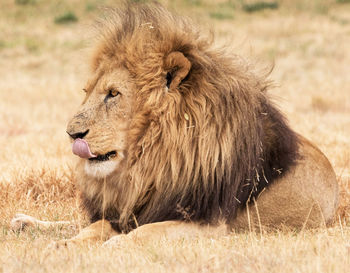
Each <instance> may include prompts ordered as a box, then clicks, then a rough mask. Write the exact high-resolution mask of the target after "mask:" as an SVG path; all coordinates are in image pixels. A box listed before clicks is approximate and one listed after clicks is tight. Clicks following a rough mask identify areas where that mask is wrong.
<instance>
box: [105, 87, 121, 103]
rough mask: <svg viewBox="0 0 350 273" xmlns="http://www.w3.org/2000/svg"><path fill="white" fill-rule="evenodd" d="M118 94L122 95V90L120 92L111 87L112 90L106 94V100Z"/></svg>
mask: <svg viewBox="0 0 350 273" xmlns="http://www.w3.org/2000/svg"><path fill="white" fill-rule="evenodd" d="M118 95H120V92H119V91H117V90H115V89H110V90H109V91H108V94H107V96H106V97H105V99H104V102H107V100H108V99H110V98H114V97H116V96H118Z"/></svg>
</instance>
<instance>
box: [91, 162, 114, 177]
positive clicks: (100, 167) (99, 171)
mask: <svg viewBox="0 0 350 273" xmlns="http://www.w3.org/2000/svg"><path fill="white" fill-rule="evenodd" d="M119 163H120V162H119V161H118V160H107V161H90V160H86V162H85V166H84V170H85V173H86V174H87V175H88V176H92V177H95V178H104V177H107V176H109V175H110V174H112V173H113V172H114V171H115V170H116V169H117V167H118V165H119Z"/></svg>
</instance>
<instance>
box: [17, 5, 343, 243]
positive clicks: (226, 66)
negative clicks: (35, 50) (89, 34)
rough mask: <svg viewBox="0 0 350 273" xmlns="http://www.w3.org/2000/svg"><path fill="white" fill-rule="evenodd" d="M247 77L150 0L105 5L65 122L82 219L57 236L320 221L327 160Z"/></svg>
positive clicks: (253, 76) (332, 191)
mask: <svg viewBox="0 0 350 273" xmlns="http://www.w3.org/2000/svg"><path fill="white" fill-rule="evenodd" d="M258 74H259V73H257V72H255V70H254V69H252V67H251V66H250V65H249V64H248V62H246V61H244V60H243V59H242V58H241V57H240V56H237V55H235V54H233V53H232V52H230V51H229V50H227V49H218V48H216V47H215V46H214V44H213V41H212V39H210V37H208V35H204V34H202V32H201V30H200V29H199V28H197V27H196V26H195V25H194V24H193V23H192V22H191V21H190V19H188V18H184V17H181V16H179V15H175V14H172V13H171V12H169V11H168V10H167V9H166V8H164V7H162V6H161V5H159V4H154V3H153V4H130V3H129V4H125V5H124V6H123V7H121V8H118V9H113V10H112V12H111V16H110V17H109V18H108V19H107V20H105V21H103V22H102V23H101V28H100V36H99V40H98V43H97V46H96V49H95V51H94V54H93V58H92V64H91V77H90V80H89V81H88V82H87V84H86V86H85V88H84V91H85V92H86V97H85V99H84V101H83V103H82V105H81V106H80V108H79V110H78V112H77V113H76V114H75V115H74V116H73V118H72V119H71V120H70V121H69V123H68V126H67V133H68V134H69V136H70V138H71V139H72V141H73V144H72V151H73V153H74V154H75V155H77V156H78V157H79V158H80V159H79V162H78V164H77V170H76V173H77V177H78V188H79V190H80V192H81V200H82V207H83V208H84V209H85V210H86V211H87V213H88V215H89V217H90V221H91V225H90V226H88V227H86V228H85V229H83V230H82V231H81V232H80V233H79V234H78V235H77V236H75V237H73V238H72V239H69V240H68V241H65V242H84V241H88V240H95V239H102V240H104V241H107V240H112V241H113V240H114V241H115V240H118V238H121V236H127V237H130V236H136V235H137V236H139V237H140V238H142V237H149V236H156V237H157V236H161V235H162V234H167V235H171V234H175V233H181V232H182V233H183V234H186V233H187V232H188V231H189V230H190V229H198V230H200V229H201V228H203V227H206V226H209V227H211V228H215V227H218V226H222V225H224V226H225V229H226V230H229V231H232V230H234V231H236V230H237V231H239V230H252V229H255V228H260V229H261V228H263V229H267V230H268V229H281V228H285V227H287V228H293V229H302V228H315V227H320V226H326V225H328V224H329V223H331V221H332V219H333V217H334V215H335V211H336V209H337V205H338V184H337V181H336V176H335V173H334V171H333V169H332V166H331V164H330V163H329V161H328V159H327V158H326V157H325V155H324V154H323V153H322V152H321V151H320V150H319V149H318V148H317V147H316V146H315V145H314V144H312V143H311V142H310V141H308V140H306V139H305V138H304V137H302V136H301V135H299V134H297V133H296V132H294V131H293V130H292V129H291V128H290V126H289V125H288V123H287V121H286V119H285V117H284V116H283V114H282V113H281V112H280V111H279V110H278V109H277V107H276V106H275V105H274V103H273V102H272V101H271V99H270V98H269V96H268V94H267V90H268V89H269V87H270V82H269V81H268V80H267V76H266V75H258ZM51 224H52V223H51V222H45V221H39V220H37V219H35V218H31V217H29V216H26V215H18V216H17V217H15V218H14V219H13V220H12V226H13V228H14V229H20V228H21V227H23V226H24V225H38V226H41V227H44V226H48V225H51Z"/></svg>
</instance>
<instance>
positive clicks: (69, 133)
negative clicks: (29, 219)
mask: <svg viewBox="0 0 350 273" xmlns="http://www.w3.org/2000/svg"><path fill="white" fill-rule="evenodd" d="M88 132H89V130H86V131H85V132H78V133H73V132H69V131H67V134H68V135H69V136H70V137H71V138H73V139H77V138H84V137H85V136H86V135H87V134H88Z"/></svg>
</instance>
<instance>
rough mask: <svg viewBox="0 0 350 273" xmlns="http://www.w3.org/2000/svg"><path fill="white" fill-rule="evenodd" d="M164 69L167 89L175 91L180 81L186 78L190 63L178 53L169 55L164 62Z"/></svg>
mask: <svg viewBox="0 0 350 273" xmlns="http://www.w3.org/2000/svg"><path fill="white" fill-rule="evenodd" d="M164 69H165V71H166V72H167V75H166V80H167V83H166V85H167V87H168V88H169V89H170V90H171V89H176V88H177V87H178V86H179V85H180V83H181V81H182V80H183V79H184V78H185V77H186V76H187V74H188V72H189V71H190V69H191V63H190V61H189V60H188V59H187V58H186V57H185V56H184V54H182V53H181V52H179V51H176V52H172V53H170V54H169V55H168V56H167V57H166V59H165V62H164Z"/></svg>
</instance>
